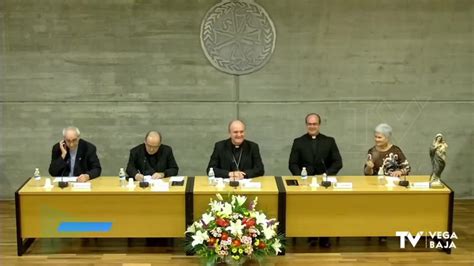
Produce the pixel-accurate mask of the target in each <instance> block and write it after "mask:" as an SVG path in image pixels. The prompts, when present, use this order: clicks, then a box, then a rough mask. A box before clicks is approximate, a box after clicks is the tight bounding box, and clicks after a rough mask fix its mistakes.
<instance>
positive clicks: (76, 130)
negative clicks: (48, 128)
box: [63, 126, 81, 137]
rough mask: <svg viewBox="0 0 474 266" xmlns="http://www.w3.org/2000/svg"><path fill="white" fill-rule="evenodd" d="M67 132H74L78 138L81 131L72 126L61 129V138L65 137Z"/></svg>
mask: <svg viewBox="0 0 474 266" xmlns="http://www.w3.org/2000/svg"><path fill="white" fill-rule="evenodd" d="M69 130H74V131H75V132H76V134H77V136H78V137H79V136H80V135H81V131H79V128H77V127H74V126H69V127H66V128H63V137H65V136H66V132H68V131H69Z"/></svg>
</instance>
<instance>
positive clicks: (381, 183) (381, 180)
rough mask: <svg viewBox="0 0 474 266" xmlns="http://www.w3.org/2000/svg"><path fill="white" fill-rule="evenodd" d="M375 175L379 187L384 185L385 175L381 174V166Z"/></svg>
mask: <svg viewBox="0 0 474 266" xmlns="http://www.w3.org/2000/svg"><path fill="white" fill-rule="evenodd" d="M377 175H378V181H379V182H378V183H379V185H384V184H385V174H384V172H383V166H380V168H379V171H378V172H377Z"/></svg>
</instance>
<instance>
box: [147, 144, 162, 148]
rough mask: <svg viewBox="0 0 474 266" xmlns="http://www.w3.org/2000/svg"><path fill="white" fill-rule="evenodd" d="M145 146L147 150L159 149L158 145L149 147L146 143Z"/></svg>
mask: <svg viewBox="0 0 474 266" xmlns="http://www.w3.org/2000/svg"><path fill="white" fill-rule="evenodd" d="M145 145H146V146H147V147H148V148H149V149H158V148H159V147H160V145H158V146H151V145H149V144H148V143H145Z"/></svg>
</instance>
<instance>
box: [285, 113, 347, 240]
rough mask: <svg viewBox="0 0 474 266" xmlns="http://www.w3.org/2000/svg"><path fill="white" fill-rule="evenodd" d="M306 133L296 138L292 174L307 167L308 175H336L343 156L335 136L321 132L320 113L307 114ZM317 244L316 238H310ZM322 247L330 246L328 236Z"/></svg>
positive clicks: (291, 167) (289, 164)
mask: <svg viewBox="0 0 474 266" xmlns="http://www.w3.org/2000/svg"><path fill="white" fill-rule="evenodd" d="M305 123H306V130H307V132H306V134H304V135H303V136H301V137H299V138H296V139H295V140H294V141H293V146H292V147H291V153H290V159H289V162H288V168H289V169H290V172H291V174H292V175H295V176H298V175H300V174H301V169H302V168H303V167H306V170H307V172H308V175H310V176H311V175H321V174H324V173H326V174H327V175H336V174H337V173H338V172H339V170H341V168H342V158H341V154H340V153H339V149H338V148H337V144H336V141H335V140H334V138H332V137H329V136H326V135H323V134H321V133H320V132H319V129H320V125H321V117H320V116H319V114H316V113H310V114H308V115H306V118H305ZM308 240H309V242H310V243H311V245H315V238H309V239H308ZM319 245H320V246H321V247H326V248H328V247H330V246H331V242H330V241H329V238H327V237H321V238H319Z"/></svg>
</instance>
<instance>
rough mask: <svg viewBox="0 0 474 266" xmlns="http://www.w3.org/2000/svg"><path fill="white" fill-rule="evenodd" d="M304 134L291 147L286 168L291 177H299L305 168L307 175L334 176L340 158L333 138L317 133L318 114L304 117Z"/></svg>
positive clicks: (319, 122) (340, 160)
mask: <svg viewBox="0 0 474 266" xmlns="http://www.w3.org/2000/svg"><path fill="white" fill-rule="evenodd" d="M305 122H306V130H307V132H306V134H304V135H303V136H301V137H299V138H296V139H295V140H294V141H293V146H292V147H291V153H290V159H289V163H288V167H289V169H290V172H291V173H292V174H293V175H300V174H301V169H302V168H303V167H306V171H307V172H308V175H321V174H324V173H326V174H327V175H336V174H337V173H338V172H339V170H341V168H342V158H341V155H340V154H339V149H338V148H337V144H336V141H335V140H334V138H332V137H329V136H326V135H323V134H321V133H320V132H319V129H320V125H321V118H320V116H319V115H318V114H315V113H310V114H308V115H307V116H306V119H305Z"/></svg>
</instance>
